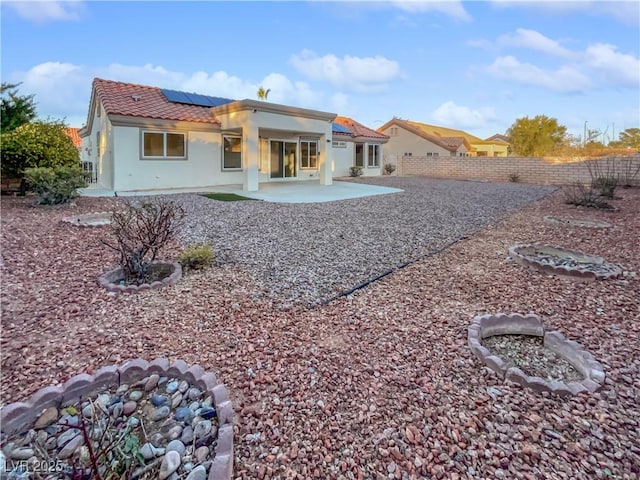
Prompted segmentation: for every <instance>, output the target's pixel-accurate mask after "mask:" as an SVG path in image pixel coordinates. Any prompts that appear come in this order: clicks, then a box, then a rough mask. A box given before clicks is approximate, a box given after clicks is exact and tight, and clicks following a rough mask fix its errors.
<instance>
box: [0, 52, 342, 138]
mask: <svg viewBox="0 0 640 480" xmlns="http://www.w3.org/2000/svg"><path fill="white" fill-rule="evenodd" d="M95 77H99V78H106V79H110V80H117V81H123V82H130V83H138V84H141V85H150V86H155V87H162V88H172V89H176V90H184V91H189V92H197V93H202V94H208V95H214V96H219V97H227V98H233V99H243V98H250V99H255V98H256V92H257V91H258V88H259V87H260V86H261V85H262V86H264V88H269V89H271V91H270V93H269V98H268V101H270V102H275V103H283V104H287V105H293V106H298V107H305V108H320V109H325V108H326V105H327V104H329V105H331V104H332V102H333V101H334V98H331V97H329V96H327V95H324V94H322V93H320V92H316V91H314V90H313V89H312V88H311V87H310V85H309V84H307V83H305V82H301V81H291V80H289V79H288V78H287V77H286V76H284V75H282V74H279V73H270V74H269V75H267V76H265V77H264V78H263V79H262V80H261V81H260V82H253V81H249V80H245V79H242V78H240V77H236V76H234V75H230V74H229V73H227V72H224V71H218V72H213V73H207V72H203V71H199V72H195V73H192V74H185V73H182V72H173V71H170V70H167V69H166V68H164V67H162V66H154V65H151V64H147V65H142V66H139V65H122V64H111V65H108V66H100V67H89V66H85V65H74V64H71V63H60V62H46V63H41V64H39V65H36V66H34V67H32V68H31V69H29V70H28V71H26V72H13V73H11V74H8V75H7V81H9V82H11V83H18V82H22V84H21V85H20V92H21V93H22V94H25V95H26V94H29V95H30V94H35V101H36V103H37V108H36V109H37V112H38V115H39V116H40V117H45V118H46V117H52V118H66V119H67V122H68V123H69V124H70V125H73V126H80V125H82V124H83V123H84V122H85V121H86V115H87V109H88V106H89V96H90V95H91V82H92V81H93V78H95ZM336 98H339V97H336Z"/></svg>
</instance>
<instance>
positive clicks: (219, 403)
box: [0, 358, 233, 480]
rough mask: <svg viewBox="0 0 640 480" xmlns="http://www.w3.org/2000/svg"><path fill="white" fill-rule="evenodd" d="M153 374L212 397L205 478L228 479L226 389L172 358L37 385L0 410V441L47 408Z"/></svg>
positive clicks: (28, 424)
mask: <svg viewBox="0 0 640 480" xmlns="http://www.w3.org/2000/svg"><path fill="white" fill-rule="evenodd" d="M153 374H157V375H160V376H166V377H171V378H175V379H178V380H185V381H187V382H189V384H191V385H192V386H195V387H197V388H198V389H200V390H201V391H202V392H204V394H207V395H210V396H211V397H212V399H213V406H214V408H215V410H216V415H217V419H218V437H217V442H216V448H215V450H214V455H215V456H214V458H213V460H212V462H211V465H210V467H209V475H208V476H207V480H229V479H231V476H232V473H233V407H232V405H231V401H230V400H229V396H228V394H227V390H226V388H225V387H224V385H223V384H221V383H218V380H217V378H216V376H215V374H214V373H212V372H206V371H205V370H204V369H203V368H202V367H201V366H200V365H191V366H190V365H188V364H187V363H186V362H184V361H183V360H176V361H175V362H173V363H172V364H171V365H170V364H169V361H168V360H167V359H165V358H157V359H155V360H153V361H151V362H147V361H146V360H143V359H135V360H130V361H127V362H125V363H124V364H122V365H120V366H117V365H111V366H107V367H103V368H101V369H99V370H97V371H96V372H95V373H94V374H93V375H89V374H87V373H81V374H79V375H76V376H74V377H72V378H70V379H69V380H68V381H67V382H66V383H65V384H64V385H62V386H56V387H45V388H41V389H40V390H38V391H37V392H36V393H34V394H33V395H32V396H31V398H30V399H29V400H27V401H26V402H16V403H11V404H9V405H7V406H5V407H3V408H2V409H1V410H0V425H1V427H0V433H1V435H2V440H3V443H4V441H5V440H4V439H5V438H8V437H9V436H11V435H14V434H16V433H20V432H24V431H26V430H28V429H29V428H30V427H31V426H33V425H34V422H35V421H36V420H37V419H38V418H39V417H40V415H41V414H42V413H43V412H45V410H47V409H50V408H51V407H54V408H56V409H62V408H64V407H67V406H69V405H73V404H75V403H77V402H78V401H80V400H82V399H87V398H91V396H92V395H96V394H98V393H99V392H101V391H104V390H105V389H108V388H117V387H119V386H121V385H126V384H133V383H135V382H138V381H140V380H142V379H144V378H146V377H149V376H150V375H153Z"/></svg>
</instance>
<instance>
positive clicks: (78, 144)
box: [64, 127, 82, 148]
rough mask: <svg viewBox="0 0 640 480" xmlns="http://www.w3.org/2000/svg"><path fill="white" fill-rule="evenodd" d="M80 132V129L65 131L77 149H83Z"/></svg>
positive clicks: (71, 128) (72, 128)
mask: <svg viewBox="0 0 640 480" xmlns="http://www.w3.org/2000/svg"><path fill="white" fill-rule="evenodd" d="M79 130H80V129H79V128H75V127H67V128H65V129H64V131H65V133H66V134H67V135H69V137H70V138H71V141H73V144H74V145H75V146H76V148H80V147H82V139H81V138H80V134H79V133H78V131H79Z"/></svg>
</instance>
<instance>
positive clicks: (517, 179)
mask: <svg viewBox="0 0 640 480" xmlns="http://www.w3.org/2000/svg"><path fill="white" fill-rule="evenodd" d="M508 178H509V181H510V182H512V183H519V182H520V175H518V174H517V173H510V174H509V177H508Z"/></svg>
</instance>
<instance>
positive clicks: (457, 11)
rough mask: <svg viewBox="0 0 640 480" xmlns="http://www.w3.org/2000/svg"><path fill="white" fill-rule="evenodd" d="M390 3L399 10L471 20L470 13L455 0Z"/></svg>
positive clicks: (420, 0)
mask: <svg viewBox="0 0 640 480" xmlns="http://www.w3.org/2000/svg"><path fill="white" fill-rule="evenodd" d="M391 4H392V5H393V6H395V7H396V8H399V9H400V10H403V11H405V12H410V13H425V12H437V13H443V14H445V15H448V16H450V17H453V18H454V19H456V20H462V21H464V22H470V21H472V20H473V19H472V18H471V15H469V13H468V12H467V11H466V10H465V9H464V6H463V5H462V2H460V1H457V0H439V1H438V0H435V1H434V0H412V1H405V0H392V1H391Z"/></svg>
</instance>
